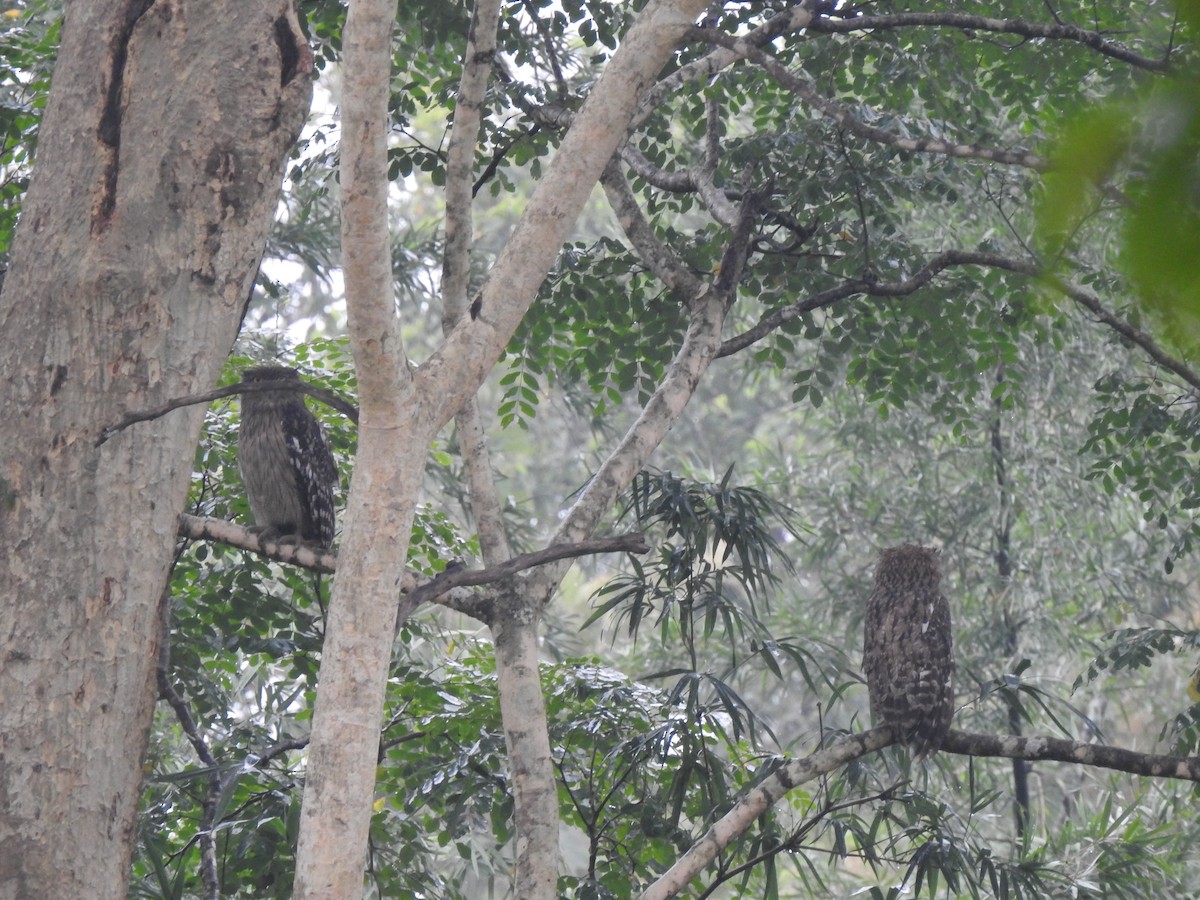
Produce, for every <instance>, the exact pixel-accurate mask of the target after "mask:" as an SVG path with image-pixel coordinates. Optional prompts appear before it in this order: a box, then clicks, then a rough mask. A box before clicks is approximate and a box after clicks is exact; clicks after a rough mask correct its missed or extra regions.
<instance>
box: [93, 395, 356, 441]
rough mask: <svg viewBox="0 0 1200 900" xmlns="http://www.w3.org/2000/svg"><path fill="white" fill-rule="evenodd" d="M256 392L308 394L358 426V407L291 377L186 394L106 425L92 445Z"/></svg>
mask: <svg viewBox="0 0 1200 900" xmlns="http://www.w3.org/2000/svg"><path fill="white" fill-rule="evenodd" d="M255 391H296V392H297V393H301V394H308V396H310V397H315V398H316V399H318V400H320V401H321V402H322V403H324V404H325V405H326V406H329V407H331V408H333V409H336V410H337V411H338V412H340V413H341V414H342V415H344V416H345V417H346V418H347V419H349V420H350V421H351V422H353V423H354V424H356V425H357V424H358V407H357V406H355V405H354V404H353V403H351V402H350V401H348V400H346V399H345V398H344V397H342V396H341V395H340V394H336V393H334V392H333V391H331V390H327V389H326V388H323V387H316V386H314V385H311V384H308V383H306V382H304V381H301V380H297V379H294V378H289V379H286V380H283V381H259V382H255V383H253V384H251V383H249V382H245V381H239V382H238V383H237V384H229V385H226V386H225V387H222V388H215V389H214V390H211V391H205V392H204V393H203V394H188V395H187V396H184V397H176V398H174V399H172V400H169V401H167V402H166V403H164V404H163V405H162V406H158V407H155V408H154V409H147V410H141V411H140V412H131V413H126V414H125V416H124V417H123V418H122V419H121V421H120V422H117V423H116V424H113V425H105V426H104V428H102V429H101V430H100V435H99V437H97V438H96V444H95V446H97V447H99V446H100V445H101V444H103V443H104V442H105V441H107V440H108V439H109V438H111V437H112V436H113V435H115V434H117V433H118V432H120V431H124V430H125V429H126V428H128V427H129V426H130V425H135V424H137V423H138V422H149V421H152V420H153V419H158V418H161V417H162V416H165V415H166V414H167V413H169V412H171V411H172V410H176V409H182V408H183V407H185V406H195V405H197V404H200V403H212V402H213V401H214V400H220V399H222V398H223V397H232V396H234V395H235V394H244V393H253V392H255Z"/></svg>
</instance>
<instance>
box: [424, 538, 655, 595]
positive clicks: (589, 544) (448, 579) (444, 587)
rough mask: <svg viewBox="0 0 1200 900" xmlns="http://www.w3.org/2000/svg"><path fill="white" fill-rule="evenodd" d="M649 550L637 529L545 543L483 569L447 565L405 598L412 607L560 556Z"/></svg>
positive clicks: (552, 560)
mask: <svg viewBox="0 0 1200 900" xmlns="http://www.w3.org/2000/svg"><path fill="white" fill-rule="evenodd" d="M649 551H650V546H649V544H647V543H646V538H645V537H644V536H643V535H641V534H640V533H631V534H622V535H617V536H615V537H606V538H590V539H589V540H585V541H577V542H575V543H572V544H551V545H550V546H549V547H543V548H542V549H541V550H534V551H533V552H531V553H518V554H517V555H516V556H514V557H513V558H512V559H509V560H506V561H504V562H502V563H500V564H499V565H495V566H488V567H487V568H486V569H466V568H463V567H462V566H451V567H450V568H447V569H446V570H445V571H444V572H439V573H438V574H437V575H435V576H434V577H433V578H432V579H431V580H429V581H426V582H425V583H423V584H421V585H419V586H418V587H416V588H415V589H414V590H413V591H411V592H410V594H409V598H408V601H409V603H411V605H412V607H413V608H416V607H417V606H419V605H420V604H421V603H424V602H425V601H427V600H433V599H434V598H435V597H438V596H439V595H441V594H445V593H447V592H448V591H450V590H452V589H453V588H457V587H472V586H478V585H482V584H491V583H493V582H496V581H501V580H502V579H505V578H509V577H511V576H513V575H516V574H517V573H518V572H521V571H524V570H525V569H532V568H535V567H536V566H544V565H545V564H546V563H551V562H557V561H558V560H560V559H572V558H574V557H578V556H592V555H596V554H600V553H648V552H649Z"/></svg>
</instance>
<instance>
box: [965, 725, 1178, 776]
mask: <svg viewBox="0 0 1200 900" xmlns="http://www.w3.org/2000/svg"><path fill="white" fill-rule="evenodd" d="M942 750H943V751H944V752H946V753H958V754H960V755H962V756H985V757H995V756H1000V757H1004V758H1006V759H1024V760H1029V761H1030V762H1037V761H1040V760H1047V761H1052V762H1064V763H1074V764H1075V765H1079V766H1098V767H1099V768H1102V769H1115V770H1116V771H1118V772H1128V773H1130V774H1131V775H1145V776H1147V777H1149V778H1180V779H1183V780H1184V781H1196V782H1200V757H1195V756H1160V755H1158V754H1154V753H1138V752H1137V751H1135V750H1125V749H1123V748H1121V747H1110V746H1107V745H1106V744H1086V743H1083V742H1081V741H1068V740H1062V739H1059V738H1048V737H1017V736H1015V735H999V734H973V733H968V732H966V731H955V730H951V731H950V732H949V733H948V734H947V735H946V739H945V740H944V741H943V742H942Z"/></svg>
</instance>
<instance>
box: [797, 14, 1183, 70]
mask: <svg viewBox="0 0 1200 900" xmlns="http://www.w3.org/2000/svg"><path fill="white" fill-rule="evenodd" d="M914 27H922V28H956V29H959V30H961V31H966V32H974V31H984V32H991V33H993V34H1012V35H1016V36H1017V37H1020V38H1024V39H1027V40H1029V39H1034V38H1040V39H1043V40H1053V41H1072V42H1075V43H1079V44H1083V45H1084V46H1085V47H1089V48H1091V49H1092V50H1095V51H1096V52H1097V53H1099V54H1101V55H1103V56H1108V57H1110V58H1112V59H1116V60H1119V61H1121V62H1124V63H1128V64H1129V65H1131V66H1134V67H1136V68H1139V69H1145V70H1146V71H1149V72H1165V71H1167V69H1168V68H1169V66H1170V64H1169V62H1168V60H1167V59H1166V58H1163V59H1151V58H1150V57H1148V56H1143V55H1141V54H1140V53H1135V52H1134V51H1132V50H1130V49H1129V48H1128V47H1126V46H1125V45H1124V44H1120V43H1117V42H1116V41H1112V40H1109V39H1108V38H1106V37H1105V36H1104V35H1103V34H1102V33H1100V32H1099V31H1090V30H1088V29H1086V28H1078V27H1076V26H1074V25H1063V24H1061V23H1057V24H1054V25H1047V24H1045V23H1042V22H1027V21H1025V20H1024V19H993V18H989V17H988V16H969V15H962V14H959V13H898V14H896V15H884V16H858V17H855V18H848V19H845V18H836V17H828V16H821V17H819V18H816V19H814V20H813V21H812V23H810V24H809V26H808V30H809V31H813V32H819V33H825V34H854V33H857V32H860V31H886V30H891V29H894V28H914Z"/></svg>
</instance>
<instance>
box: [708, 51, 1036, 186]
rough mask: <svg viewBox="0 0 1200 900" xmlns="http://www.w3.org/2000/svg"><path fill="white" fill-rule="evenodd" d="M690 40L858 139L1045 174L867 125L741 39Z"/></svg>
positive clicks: (1022, 161) (1028, 161)
mask: <svg viewBox="0 0 1200 900" xmlns="http://www.w3.org/2000/svg"><path fill="white" fill-rule="evenodd" d="M689 36H690V37H691V38H692V39H693V40H700V41H708V42H710V43H713V44H717V45H719V46H721V47H724V48H726V49H727V50H730V51H732V52H733V53H734V54H736V55H737V56H739V57H741V58H743V59H745V60H747V61H749V62H751V63H753V64H754V65H756V66H759V67H760V68H762V69H763V70H764V71H765V72H766V73H767V74H768V75H770V76H771V77H772V78H774V79H775V80H776V81H778V82H779V83H780V84H781V85H783V86H784V87H785V88H787V89H788V90H790V91H791V92H792V93H794V94H796V96H798V97H800V98H801V99H802V100H804V101H805V102H806V103H808V104H809V105H810V106H812V107H813V108H814V109H816V110H817V111H818V112H820V113H821V115H823V116H825V117H826V118H828V119H831V120H833V121H834V122H836V123H837V124H838V125H840V126H841V127H843V128H845V129H846V130H847V131H850V132H852V133H854V134H857V135H858V136H859V137H861V138H865V139H866V140H869V141H875V142H876V143H879V144H885V145H887V146H889V147H895V148H896V149H897V150H904V151H907V152H910V153H933V154H937V155H941V156H950V157H955V158H958V159H981V160H986V161H987V162H995V163H1002V164H1004V165H1013V166H1022V167H1024V168H1027V169H1034V170H1036V171H1039V172H1041V171H1045V170H1046V169H1047V168H1049V164H1048V163H1047V162H1046V160H1044V159H1042V157H1040V156H1038V155H1037V154H1036V153H1030V152H1028V151H1026V150H1001V149H999V148H996V147H984V146H981V145H979V144H954V143H951V142H949V141H942V140H935V139H933V138H908V137H904V136H902V135H899V134H896V133H895V132H893V131H888V130H887V129H886V128H877V127H875V126H874V125H868V124H867V123H866V122H864V121H862V119H861V118H859V117H858V116H856V115H855V114H854V113H852V112H851V111H850V109H849V108H848V107H846V106H845V105H844V104H842V103H839V102H838V101H836V100H831V99H829V98H828V97H825V96H824V95H822V94H821V93H819V92H818V91H817V90H816V88H814V87H813V85H812V83H811V82H810V81H809V80H808V79H806V78H803V77H802V76H800V75H798V74H796V73H795V72H794V71H792V70H791V69H789V68H788V67H787V66H785V65H783V63H781V62H779V60H777V59H776V58H775V57H774V56H772V55H771V54H769V53H767V52H766V51H764V50H761V49H759V48H758V47H756V46H754V45H753V44H752V43H751V42H750V41H748V40H746V39H745V38H739V37H734V36H733V35H729V34H725V33H724V32H720V31H717V30H716V29H713V28H693V29H692V30H691V32H690V33H689Z"/></svg>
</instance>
